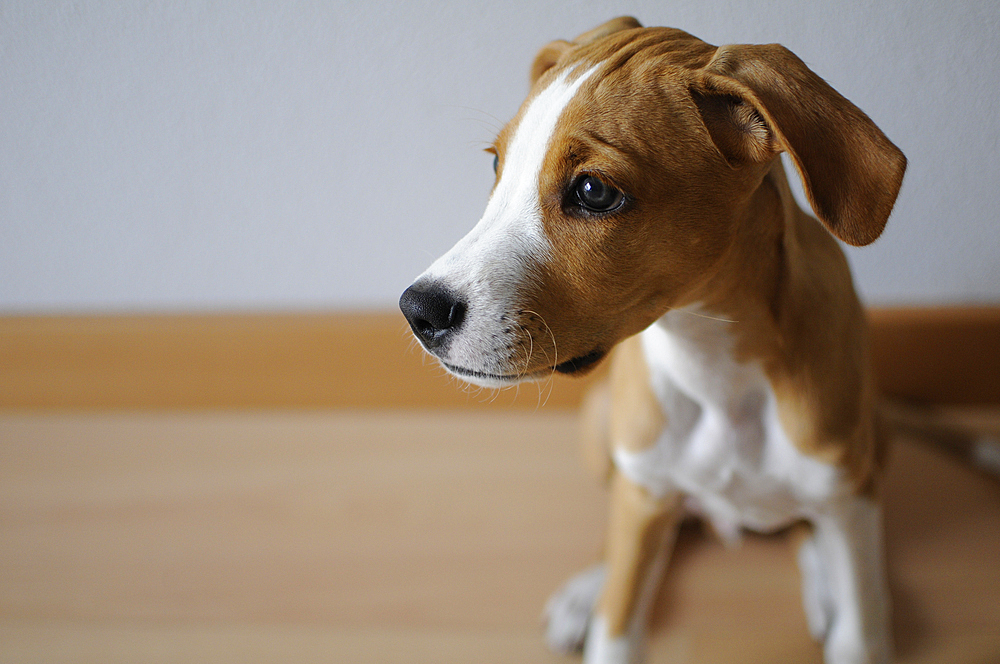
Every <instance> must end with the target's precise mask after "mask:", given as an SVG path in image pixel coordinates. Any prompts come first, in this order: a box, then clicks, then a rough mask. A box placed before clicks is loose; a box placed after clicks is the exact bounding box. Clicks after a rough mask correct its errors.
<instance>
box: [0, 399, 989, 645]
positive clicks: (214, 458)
mask: <svg viewBox="0 0 1000 664" xmlns="http://www.w3.org/2000/svg"><path fill="white" fill-rule="evenodd" d="M996 419H997V421H1000V418H996ZM886 505H887V517H886V518H887V531H888V532H887V541H888V558H889V566H890V571H891V586H892V594H893V600H894V604H895V639H896V642H897V650H898V652H899V661H900V662H904V663H907V662H908V663H918V662H919V663H931V662H934V663H938V662H945V663H949V664H961V663H975V664H990V663H996V662H1000V482H997V481H994V480H992V479H989V478H986V477H984V476H981V475H979V474H977V473H976V472H974V471H972V470H970V469H968V468H966V467H964V466H962V465H961V464H959V463H957V462H955V461H953V460H952V459H950V458H948V457H945V456H943V455H942V454H941V453H939V452H938V451H937V450H935V449H933V448H931V447H928V446H925V445H922V444H917V443H915V442H913V441H907V440H902V441H900V443H899V444H898V445H897V447H896V450H895V454H894V457H893V463H892V469H891V473H890V476H889V480H888V486H887V490H886ZM604 519H605V515H604V502H603V490H602V489H601V488H600V487H599V486H598V485H597V484H596V482H595V481H593V480H592V479H591V478H590V477H589V476H588V475H587V473H586V472H585V471H584V470H583V467H582V463H580V462H579V461H578V453H577V449H576V444H575V418H574V416H573V415H572V414H570V413H568V412H567V411H555V412H548V411H545V410H544V409H543V410H541V411H539V412H537V413H532V412H516V413H508V414H497V413H492V412H491V413H483V412H471V411H440V410H439V411H426V412H421V411H411V412H381V411H367V412H311V413H310V412H298V413H291V412H287V413H283V412H277V413H275V412H270V413H267V412H244V413H233V412H230V413H190V412H176V413H169V412H168V413H156V414H135V413H125V414H120V413H119V414H114V413H93V414H65V413H63V414H11V413H7V414H0V662H2V663H4V664H7V663H15V662H16V663H21V662H40V663H41V662H44V663H59V662H74V663H75V662H80V663H83V662H87V663H96V662H100V663H102V664H103V663H114V662H142V663H144V664H146V663H159V662H164V663H165V662H205V663H215V662H233V663H236V662H240V663H247V662H282V663H297V662H330V663H340V662H344V663H352V664H368V663H371V664H395V663H400V664H404V663H405V664H420V663H427V664H452V663H454V664H458V663H462V664H468V663H473V664H479V663H484V664H490V663H496V664H502V663H507V662H510V663H514V662H517V663H524V662H538V663H543V664H545V663H557V662H566V663H569V662H573V661H577V660H574V659H571V658H565V657H559V656H556V655H552V654H549V653H548V652H547V651H546V650H545V647H544V645H543V640H542V630H541V621H540V614H541V611H542V607H543V605H544V603H545V600H546V597H547V596H548V594H549V593H550V592H552V591H553V590H554V589H555V588H557V587H558V586H559V585H560V584H561V583H562V582H563V581H564V580H565V579H566V578H567V577H568V576H570V575H571V574H573V573H575V572H576V571H578V570H580V569H581V568H582V567H584V566H586V565H589V564H591V563H593V562H594V561H596V559H597V557H598V556H599V553H600V549H601V533H602V529H603V523H604ZM798 584H799V581H798V573H797V570H796V568H795V564H794V560H793V552H792V549H791V547H790V546H789V542H788V541H787V539H786V538H785V537H783V536H771V537H749V538H748V539H747V540H746V541H745V542H744V544H743V546H742V547H741V548H740V549H738V550H728V549H726V548H725V547H724V546H722V545H721V544H719V543H718V542H717V541H715V540H714V539H712V538H711V537H709V536H707V535H705V534H704V533H703V532H702V530H701V529H700V528H699V527H697V526H696V525H691V526H686V527H685V529H684V531H683V533H682V536H681V540H680V545H679V549H678V552H677V554H676V556H675V558H674V562H673V564H672V568H671V570H670V577H669V580H668V582H667V583H666V585H665V587H664V591H663V593H662V596H661V598H660V600H659V603H658V608H657V613H656V617H655V621H654V623H655V624H654V627H653V636H654V640H653V644H652V651H651V657H650V661H651V662H653V663H654V664H655V663H660V662H663V663H666V662H675V663H681V664H683V663H688V662H698V663H704V664H708V663H722V662H725V663H727V664H739V663H751V662H753V663H772V662H773V663H786V662H806V663H818V662H820V661H821V657H820V650H819V648H818V646H816V645H815V644H814V643H812V642H811V640H810V638H809V636H808V634H807V632H806V625H805V620H804V618H803V616H802V612H801V609H800V604H799V589H798Z"/></svg>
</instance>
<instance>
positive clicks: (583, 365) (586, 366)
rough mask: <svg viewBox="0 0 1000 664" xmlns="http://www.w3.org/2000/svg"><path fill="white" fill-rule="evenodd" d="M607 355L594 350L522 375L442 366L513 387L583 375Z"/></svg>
mask: <svg viewBox="0 0 1000 664" xmlns="http://www.w3.org/2000/svg"><path fill="white" fill-rule="evenodd" d="M605 355H607V351H604V350H600V349H594V350H592V351H590V352H589V353H586V354H585V355H580V356H578V357H574V358H573V359H571V360H567V361H565V362H560V363H559V364H557V365H555V366H554V367H545V368H542V369H536V370H534V371H527V372H524V373H520V374H496V373H489V372H486V371H476V370H474V369H467V368H465V367H460V366H457V365H454V364H449V363H447V362H443V361H442V362H441V364H442V365H444V367H445V368H446V369H447V370H448V371H450V372H451V373H453V374H455V375H456V376H459V377H460V378H464V379H466V380H469V381H474V382H480V383H487V384H494V385H495V384H499V385H513V384H515V383H520V382H522V381H530V380H539V379H543V378H547V377H549V376H551V375H552V374H553V373H560V374H563V375H565V376H574V375H582V374H584V373H586V372H587V371H588V370H590V369H591V368H593V367H594V366H595V365H596V364H598V363H599V362H600V361H601V360H603V359H604V357H605Z"/></svg>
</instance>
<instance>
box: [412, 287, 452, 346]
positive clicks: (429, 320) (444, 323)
mask: <svg viewBox="0 0 1000 664" xmlns="http://www.w3.org/2000/svg"><path fill="white" fill-rule="evenodd" d="M399 308H400V309H401V310H402V312H403V315H404V316H406V320H407V321H409V323H410V327H411V328H413V333H414V334H416V335H417V337H418V338H419V339H420V340H421V341H422V342H423V343H424V345H425V346H427V348H438V347H439V346H441V345H442V344H443V343H444V342H445V341H447V340H448V338H449V337H450V336H451V333H452V332H454V331H455V330H457V329H458V328H459V326H461V324H462V321H463V320H464V319H465V303H463V302H462V301H460V300H459V299H458V298H456V297H455V296H454V295H452V294H451V293H449V292H448V291H447V290H445V289H443V288H440V287H436V286H433V285H431V286H420V285H418V284H414V285H412V286H410V287H409V288H407V289H406V290H405V291H403V295H402V296H401V297H400V298H399Z"/></svg>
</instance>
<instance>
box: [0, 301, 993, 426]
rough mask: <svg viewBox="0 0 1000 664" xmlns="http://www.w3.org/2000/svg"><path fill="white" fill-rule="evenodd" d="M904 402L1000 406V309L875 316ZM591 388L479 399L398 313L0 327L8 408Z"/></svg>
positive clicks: (384, 400) (370, 402)
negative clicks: (418, 343)
mask: <svg viewBox="0 0 1000 664" xmlns="http://www.w3.org/2000/svg"><path fill="white" fill-rule="evenodd" d="M871 322H872V336H873V356H874V360H875V366H876V371H877V373H878V376H879V381H880V385H881V387H882V388H883V390H884V391H885V392H886V393H888V394H890V395H892V396H896V397H900V398H905V399H911V400H918V401H925V402H935V403H951V404H1000V307H946V308H905V309H899V308H894V309H875V310H872V311H871ZM592 380H593V378H591V379H583V380H574V379H567V378H563V377H555V378H553V380H552V381H551V382H550V383H546V384H543V385H523V386H521V387H519V388H516V389H508V390H503V391H500V392H494V391H490V390H470V389H469V388H467V387H463V386H462V385H461V384H460V383H458V382H457V381H455V380H454V379H451V378H449V377H447V376H445V375H444V372H443V371H442V370H441V369H440V368H439V367H438V366H437V365H436V364H435V363H434V362H432V361H430V360H428V359H427V358H426V356H425V355H424V354H423V353H422V352H421V351H420V349H419V348H416V347H414V344H413V342H412V340H411V337H410V334H409V332H408V330H407V327H406V323H405V322H404V321H403V319H402V317H401V316H399V315H398V314H394V313H369V314H346V313H333V314H287V315H279V314H254V315H137V316H131V315H130V316H6V317H0V408H4V409H62V408H65V409H134V410H146V409H209V408H229V409H232V408H241V409H243V408H245V409H252V408H449V407H454V408H468V407H476V408H510V407H514V408H527V409H535V408H539V407H540V406H542V405H544V406H545V407H547V408H568V407H574V406H576V405H577V404H578V403H579V401H580V398H581V396H582V394H583V392H584V390H585V389H586V387H587V385H588V384H589V382H590V381H592Z"/></svg>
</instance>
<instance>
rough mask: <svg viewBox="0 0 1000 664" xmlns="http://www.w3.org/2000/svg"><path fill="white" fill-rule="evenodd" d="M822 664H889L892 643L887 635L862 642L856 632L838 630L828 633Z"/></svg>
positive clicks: (835, 628)
mask: <svg viewBox="0 0 1000 664" xmlns="http://www.w3.org/2000/svg"><path fill="white" fill-rule="evenodd" d="M823 662H824V664H890V662H892V642H891V641H890V640H889V638H888V636H887V635H883V636H882V637H880V638H873V639H868V640H863V639H861V638H859V637H858V635H857V633H856V630H847V629H838V627H837V626H836V625H834V626H833V628H832V629H831V631H830V638H828V639H827V641H826V644H824V647H823Z"/></svg>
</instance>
